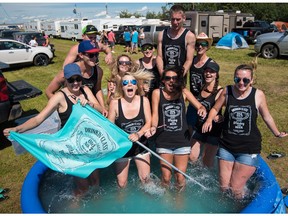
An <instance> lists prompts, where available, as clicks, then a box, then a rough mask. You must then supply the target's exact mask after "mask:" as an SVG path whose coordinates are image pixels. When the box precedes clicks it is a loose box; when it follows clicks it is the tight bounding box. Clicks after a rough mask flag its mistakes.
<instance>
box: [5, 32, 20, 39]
mask: <svg viewBox="0 0 288 216" xmlns="http://www.w3.org/2000/svg"><path fill="white" fill-rule="evenodd" d="M15 32H20V30H3V31H1V32H0V38H3V39H13V33H15Z"/></svg>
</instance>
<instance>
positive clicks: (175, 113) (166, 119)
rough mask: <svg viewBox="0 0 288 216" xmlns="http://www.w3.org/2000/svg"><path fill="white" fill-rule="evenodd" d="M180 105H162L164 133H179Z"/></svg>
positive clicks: (180, 124) (180, 122) (180, 128)
mask: <svg viewBox="0 0 288 216" xmlns="http://www.w3.org/2000/svg"><path fill="white" fill-rule="evenodd" d="M182 109H183V107H182V103H181V102H179V103H169V104H162V113H163V123H164V125H165V127H164V130H165V131H181V130H182V127H183V122H182Z"/></svg>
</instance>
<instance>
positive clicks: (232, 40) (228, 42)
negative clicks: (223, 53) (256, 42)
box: [216, 32, 249, 50]
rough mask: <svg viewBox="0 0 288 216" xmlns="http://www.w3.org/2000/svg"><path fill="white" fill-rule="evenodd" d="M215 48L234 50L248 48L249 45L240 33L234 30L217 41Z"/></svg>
mask: <svg viewBox="0 0 288 216" xmlns="http://www.w3.org/2000/svg"><path fill="white" fill-rule="evenodd" d="M216 48H220V49H231V50H234V49H243V48H249V45H248V44H247V42H246V40H245V39H244V37H243V36H242V35H240V34H238V33H236V32H230V33H228V34H226V35H225V36H224V37H222V38H221V39H220V40H219V41H218V43H217V44H216Z"/></svg>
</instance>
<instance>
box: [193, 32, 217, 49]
mask: <svg viewBox="0 0 288 216" xmlns="http://www.w3.org/2000/svg"><path fill="white" fill-rule="evenodd" d="M198 40H199V41H200V40H201V41H203V40H204V41H207V42H208V44H209V45H208V49H210V47H211V46H212V43H213V39H212V38H209V37H208V36H207V35H206V34H205V33H204V32H201V33H200V34H199V35H198V36H197V37H196V41H198Z"/></svg>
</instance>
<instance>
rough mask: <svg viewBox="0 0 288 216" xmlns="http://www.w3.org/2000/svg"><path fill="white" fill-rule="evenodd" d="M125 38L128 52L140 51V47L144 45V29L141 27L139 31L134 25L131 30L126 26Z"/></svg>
mask: <svg viewBox="0 0 288 216" xmlns="http://www.w3.org/2000/svg"><path fill="white" fill-rule="evenodd" d="M123 39H124V41H125V50H126V53H127V54H128V53H129V52H130V54H133V53H136V54H137V53H138V47H140V48H141V47H142V45H143V43H144V39H145V33H144V29H143V28H140V29H139V32H138V31H137V29H136V27H133V29H132V31H131V32H130V31H129V29H128V28H127V27H126V28H125V29H124V33H123Z"/></svg>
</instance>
